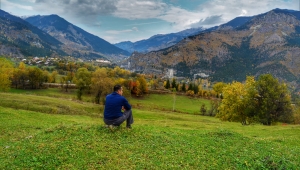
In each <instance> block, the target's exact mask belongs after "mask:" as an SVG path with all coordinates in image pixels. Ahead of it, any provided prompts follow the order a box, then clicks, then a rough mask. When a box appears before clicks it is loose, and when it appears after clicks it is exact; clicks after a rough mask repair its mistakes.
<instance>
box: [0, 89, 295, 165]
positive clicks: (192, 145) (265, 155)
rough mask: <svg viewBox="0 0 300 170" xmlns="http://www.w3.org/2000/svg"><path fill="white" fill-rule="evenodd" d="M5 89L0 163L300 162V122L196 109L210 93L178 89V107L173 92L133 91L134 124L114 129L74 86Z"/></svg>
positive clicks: (0, 104) (0, 103)
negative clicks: (226, 118) (245, 119)
mask: <svg viewBox="0 0 300 170" xmlns="http://www.w3.org/2000/svg"><path fill="white" fill-rule="evenodd" d="M0 95H1V98H0V122H1V123H0V153H1V154H0V169H298V167H300V157H299V153H300V145H299V141H300V135H299V134H300V126H297V125H285V124H278V125H276V126H262V125H250V126H242V125H241V124H240V123H232V122H221V121H219V120H218V119H216V118H213V117H207V116H200V115H195V113H199V109H200V106H201V105H202V104H206V105H207V107H209V101H208V100H203V99H190V98H188V97H185V96H176V102H175V110H176V111H178V112H172V108H173V101H174V100H173V99H174V98H173V96H172V95H154V94H153V95H148V96H145V97H143V98H141V99H138V98H131V99H130V102H131V103H132V105H133V114H134V118H135V123H134V124H133V129H131V130H127V129H126V128H125V125H122V126H121V127H120V128H115V129H112V130H110V129H108V128H105V127H104V124H103V121H102V112H103V107H102V106H100V105H96V104H93V103H91V102H86V101H85V100H84V101H83V102H82V101H77V100H75V96H76V94H75V93H74V92H69V93H62V92H60V91H59V89H47V90H38V91H25V90H11V91H10V92H8V93H0ZM85 98H86V99H89V98H90V96H85ZM185 113H189V114H185Z"/></svg>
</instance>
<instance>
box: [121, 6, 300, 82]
mask: <svg viewBox="0 0 300 170" xmlns="http://www.w3.org/2000/svg"><path fill="white" fill-rule="evenodd" d="M299 16H300V12H299V11H292V10H281V9H274V10H271V11H269V12H267V13H264V14H260V15H257V16H253V17H244V18H243V17H242V18H240V17H239V18H236V19H234V20H232V21H230V22H228V23H226V24H223V25H220V26H218V27H214V28H211V29H208V30H205V31H203V32H202V33H200V34H198V35H194V36H189V37H188V38H185V39H184V40H182V41H180V42H179V43H177V44H176V45H174V46H171V47H169V48H166V49H162V50H159V51H153V52H149V53H146V54H142V53H137V52H135V53H133V54H132V55H131V57H130V58H129V59H128V60H127V61H126V62H124V63H123V66H124V67H127V68H129V69H130V70H132V71H136V72H141V73H152V74H157V75H167V74H168V72H169V71H168V70H170V69H172V70H173V71H172V72H174V73H175V76H178V77H193V76H194V75H197V74H200V73H203V74H206V75H209V78H210V79H212V80H213V81H225V82H231V81H233V80H238V81H243V80H245V77H246V75H254V76H259V75H260V74H264V73H271V74H273V75H274V76H276V77H277V78H280V79H282V80H286V81H288V82H290V83H294V85H296V86H297V83H299V82H300V17H299Z"/></svg>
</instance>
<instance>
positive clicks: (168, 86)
mask: <svg viewBox="0 0 300 170" xmlns="http://www.w3.org/2000/svg"><path fill="white" fill-rule="evenodd" d="M165 88H166V89H169V88H170V81H169V79H168V80H167V83H166V87H165Z"/></svg>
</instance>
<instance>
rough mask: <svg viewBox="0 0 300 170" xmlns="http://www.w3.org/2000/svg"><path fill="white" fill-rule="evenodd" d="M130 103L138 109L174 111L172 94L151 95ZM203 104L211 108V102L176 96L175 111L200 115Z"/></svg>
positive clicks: (133, 99) (134, 99) (132, 100)
mask: <svg viewBox="0 0 300 170" xmlns="http://www.w3.org/2000/svg"><path fill="white" fill-rule="evenodd" d="M130 101H131V104H132V105H133V106H134V107H136V108H141V109H147V110H162V111H173V103H174V96H173V95H172V94H150V95H146V96H144V97H143V98H132V99H131V100H130ZM202 104H205V105H206V107H207V109H209V108H210V101H209V100H206V99H201V98H189V97H187V96H181V95H176V96H175V105H174V106H175V107H174V110H175V111H177V112H182V113H189V114H200V107H201V105H202Z"/></svg>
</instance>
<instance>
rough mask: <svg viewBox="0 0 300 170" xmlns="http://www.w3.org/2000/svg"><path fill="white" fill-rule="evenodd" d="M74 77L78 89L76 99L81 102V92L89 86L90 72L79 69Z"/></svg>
mask: <svg viewBox="0 0 300 170" xmlns="http://www.w3.org/2000/svg"><path fill="white" fill-rule="evenodd" d="M75 77H76V86H77V88H78V90H77V98H78V99H79V100H81V99H82V98H81V96H82V94H83V91H84V90H85V89H87V88H88V87H89V86H90V85H91V72H89V71H88V69H87V68H79V69H78V70H77V72H76V74H75Z"/></svg>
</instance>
